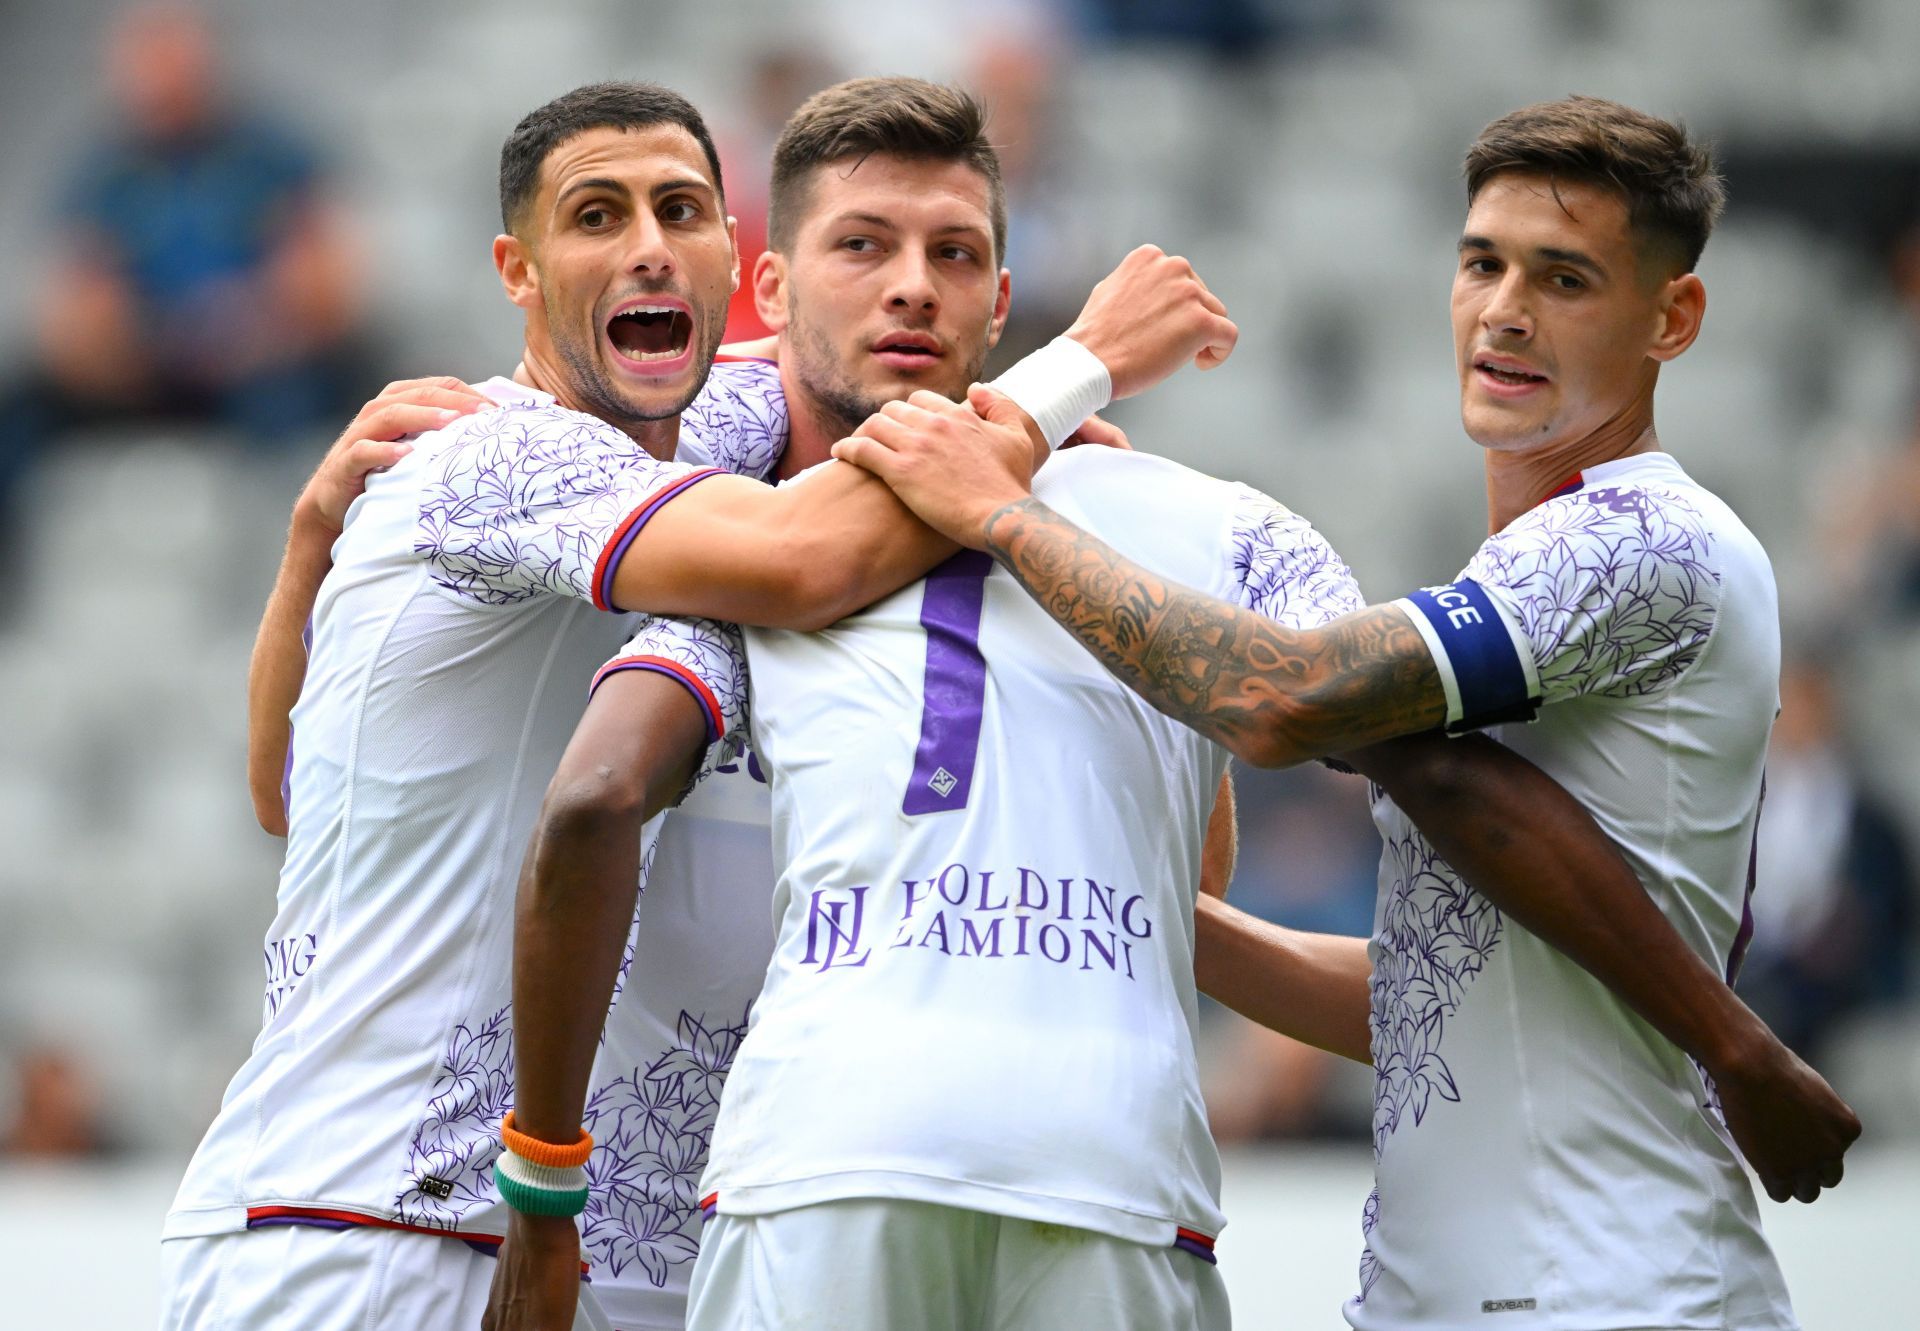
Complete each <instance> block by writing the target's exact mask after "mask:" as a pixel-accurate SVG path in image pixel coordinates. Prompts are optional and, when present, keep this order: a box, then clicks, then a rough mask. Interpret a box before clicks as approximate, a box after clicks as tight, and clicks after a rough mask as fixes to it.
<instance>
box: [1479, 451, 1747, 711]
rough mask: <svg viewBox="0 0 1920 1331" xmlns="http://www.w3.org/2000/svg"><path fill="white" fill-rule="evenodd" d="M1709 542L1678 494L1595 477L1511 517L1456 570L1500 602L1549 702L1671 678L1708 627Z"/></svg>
mask: <svg viewBox="0 0 1920 1331" xmlns="http://www.w3.org/2000/svg"><path fill="white" fill-rule="evenodd" d="M1713 544H1714V537H1713V533H1712V532H1711V531H1710V530H1709V529H1708V527H1707V523H1706V518H1705V517H1704V515H1703V514H1702V513H1701V512H1700V510H1699V509H1698V508H1696V507H1695V506H1694V505H1693V504H1692V503H1691V502H1690V501H1689V500H1688V499H1687V498H1686V497H1685V496H1684V495H1682V494H1680V493H1677V492H1675V491H1672V490H1668V489H1655V488H1643V487H1601V488H1597V489H1588V490H1579V491H1576V492H1574V493H1572V494H1568V495H1563V496H1561V497H1560V498H1558V499H1550V500H1548V501H1547V502H1546V503H1544V504H1541V505H1539V506H1538V507H1537V508H1534V509H1532V510H1530V511H1529V512H1527V513H1525V514H1523V515H1521V516H1520V517H1518V518H1516V519H1515V520H1514V521H1513V522H1512V523H1511V524H1509V525H1508V526H1507V527H1506V528H1505V529H1504V530H1503V531H1501V532H1499V533H1498V534H1496V535H1494V536H1492V537H1489V538H1488V540H1487V541H1486V543H1485V544H1484V545H1482V546H1481V547H1480V549H1479V551H1478V552H1477V553H1476V554H1475V555H1474V558H1473V561H1472V562H1471V563H1469V564H1468V565H1467V568H1466V571H1465V573H1464V574H1462V576H1463V577H1469V578H1473V579H1474V580H1475V581H1477V582H1479V583H1480V585H1481V586H1482V587H1483V588H1485V589H1486V591H1487V593H1488V594H1489V595H1491V596H1493V597H1494V598H1495V599H1496V600H1498V601H1499V602H1500V603H1501V605H1502V607H1503V608H1504V609H1505V610H1506V611H1507V612H1508V613H1509V614H1510V615H1512V616H1513V618H1514V620H1515V622H1517V623H1518V624H1519V626H1520V630H1521V632H1522V633H1523V634H1524V635H1525V636H1526V638H1527V639H1528V641H1529V642H1531V643H1532V645H1533V654H1534V660H1535V662H1536V663H1537V665H1538V668H1539V672H1540V685H1541V691H1542V696H1543V697H1544V698H1545V700H1546V701H1547V702H1548V703H1553V702H1556V701H1560V700H1562V699H1566V698H1572V697H1579V696H1581V695H1583V694H1599V695H1602V696H1605V697H1613V698H1628V697H1638V696H1644V695H1646V694H1649V693H1655V692H1658V691H1659V690H1661V689H1663V688H1666V687H1667V686H1669V685H1671V684H1673V683H1674V682H1675V681H1677V680H1678V679H1679V678H1680V677H1681V676H1682V675H1683V674H1685V673H1686V671H1687V668H1688V667H1689V666H1691V665H1692V664H1693V663H1694V662H1695V661H1696V660H1698V659H1699V657H1700V653H1701V650H1702V649H1703V648H1704V647H1705V646H1706V643H1707V639H1708V638H1709V637H1710V636H1711V635H1712V633H1713V624H1714V616H1715V613H1716V611H1717V610H1718V608H1719V604H1720V575H1719V572H1718V571H1717V570H1716V569H1715V568H1714V567H1713V564H1712V562H1711V560H1712V556H1713Z"/></svg>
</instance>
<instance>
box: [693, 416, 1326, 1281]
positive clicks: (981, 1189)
mask: <svg viewBox="0 0 1920 1331" xmlns="http://www.w3.org/2000/svg"><path fill="white" fill-rule="evenodd" d="M1035 488H1036V492H1037V493H1038V494H1039V495H1040V497H1041V498H1043V499H1044V500H1046V501H1047V502H1048V503H1050V504H1052V505H1053V506H1054V507H1055V508H1057V509H1058V510H1059V511H1060V512H1062V513H1064V514H1065V515H1067V516H1068V517H1070V518H1072V519H1073V520H1075V521H1077V522H1079V523H1081V524H1083V525H1084V526H1085V527H1086V528H1087V529H1088V530H1090V531H1093V532H1095V533H1098V534H1099V535H1101V536H1102V537H1103V538H1105V539H1106V540H1108V541H1110V542H1111V543H1113V544H1114V545H1115V546H1116V547H1118V548H1119V549H1120V550H1121V551H1123V552H1124V553H1126V554H1128V555H1130V556H1131V557H1133V558H1135V559H1138V560H1140V561H1142V562H1143V563H1145V564H1147V565H1149V566H1151V567H1153V568H1155V569H1157V570H1159V571H1160V572H1162V573H1164V574H1166V575H1168V576H1171V577H1175V578H1178V579H1180V580H1182V581H1184V582H1186V583H1190V584H1192V585H1194V586H1197V587H1201V588H1204V589H1206V590H1207V591H1209V592H1211V593H1213V594H1215V595H1218V596H1224V597H1227V598H1229V599H1231V600H1234V601H1236V602H1238V603H1239V604H1242V605H1246V606H1250V607H1252V608H1254V609H1257V610H1259V611H1261V612H1263V613H1266V614H1269V615H1271V616H1273V617H1274V618H1276V619H1279V620H1281V621H1283V622H1287V623H1291V624H1296V625H1317V624H1320V623H1322V622H1324V621H1326V620H1328V619H1331V618H1333V617H1335V616H1337V615H1339V614H1343V613H1346V612H1348V611H1350V610H1353V609H1356V608H1358V607H1359V605H1360V604H1361V601H1360V597H1359V593H1358V590H1357V588H1356V587H1355V586H1354V584H1353V581H1352V578H1351V577H1350V575H1349V574H1348V573H1347V570H1346V568H1345V566H1344V565H1343V564H1342V563H1341V562H1340V560H1339V558H1338V557H1337V556H1336V555H1335V554H1334V552H1333V551H1332V549H1331V548H1330V547H1328V545H1327V544H1326V542H1325V541H1324V540H1322V539H1321V538H1320V536H1319V535H1318V534H1317V533H1316V532H1315V531H1314V530H1313V529H1312V528H1311V527H1310V526H1309V525H1308V524H1307V523H1306V522H1305V521H1304V520H1303V519H1301V518H1298V517H1296V516H1295V515H1293V514H1292V513H1289V512H1288V511H1287V510H1286V509H1284V508H1282V507H1281V506H1279V505H1278V504H1276V503H1274V502H1273V501H1272V500H1271V499H1268V498H1266V497H1265V496H1264V495H1260V494H1258V493H1256V492H1254V491H1252V490H1249V489H1247V488H1246V487H1245V486H1239V485H1233V484H1228V483H1226V482H1222V481H1217V480H1214V479H1212V478H1210V477H1206V476H1202V475H1200V474H1199V473H1197V472H1193V471H1190V470H1188V469H1187V468H1184V467H1181V466H1179V465H1177V464H1175V463H1172V462H1168V461H1166V460H1164V459H1160V458H1155V457H1149V456H1147V455H1144V454H1138V453H1123V452H1117V451H1113V450H1109V449H1102V448H1083V449H1074V450H1071V451H1068V452H1066V453H1063V454H1061V455H1060V456H1059V457H1057V458H1056V459H1054V460H1053V461H1052V462H1050V463H1049V464H1048V465H1047V467H1046V468H1045V469H1044V470H1043V471H1042V472H1041V474H1040V476H1039V478H1038V480H1037V482H1036V487H1035ZM746 636H747V648H748V659H749V663H750V664H751V666H752V680H751V693H752V702H753V706H752V708H751V711H752V713H753V716H754V718H755V719H754V723H753V734H754V748H755V749H756V751H757V752H758V753H759V755H760V760H761V762H763V763H764V764H766V767H767V770H768V772H769V774H770V775H771V776H772V778H773V803H774V833H775V854H776V859H777V861H778V862H779V865H780V883H779V889H778V892H777V894H776V896H775V899H774V911H775V919H776V924H777V943H776V947H775V951H774V958H773V964H772V966H771V968H770V970H769V972H768V977H767V985H766V989H765V990H764V992H763V993H762V995H761V998H760V1001H759V1002H758V1003H757V1004H756V1005H755V1007H754V1011H753V1016H752V1020H751V1022H750V1024H749V1027H748V1031H747V1036H746V1039H745V1041H744V1042H743V1043H742V1045H741V1047H740V1052H739V1056H738V1058H737V1059H736V1061H735V1063H734V1069H733V1073H732V1076H731V1079H730V1080H729V1081H728V1084H727V1094H726V1096H725V1098H724V1099H723V1100H722V1102H721V1106H720V1118H719V1123H718V1125H717V1126H716V1128H715V1130H714V1136H713V1153H712V1162H711V1164H710V1166H709V1168H708V1172H707V1176H706V1181H705V1183H704V1184H703V1188H704V1189H705V1192H706V1194H707V1196H706V1198H705V1199H704V1200H706V1201H707V1202H709V1204H711V1205H713V1206H714V1207H716V1208H717V1210H718V1211H719V1212H722V1213H727V1214H757V1213H765V1212H771V1211H779V1210H784V1209H787V1208H790V1207H796V1206H804V1205H808V1204H811V1203H817V1202H823V1201H829V1200H837V1199H842V1198H853V1197H899V1198H908V1199H915V1200H920V1201H926V1202H932V1203H937V1204H943V1205H947V1206H955V1207H963V1208H970V1209H973V1210H979V1211H987V1212H992V1213H996V1214H1001V1215H1007V1216H1014V1217H1019V1218H1024V1219H1030V1220H1037V1221H1043V1222H1051V1223H1058V1224H1062V1225H1070V1226H1075V1227H1079V1228H1086V1229H1093V1230H1096V1231H1100V1232H1103V1233H1107V1234H1111V1235H1114V1236H1117V1237H1120V1238H1123V1239H1128V1240H1132V1241H1137V1242H1142V1243H1150V1244H1175V1243H1176V1242H1177V1243H1179V1244H1180V1245H1181V1246H1184V1247H1188V1248H1189V1249H1190V1250H1193V1251H1195V1252H1197V1253H1200V1254H1203V1255H1205V1256H1206V1257H1207V1259H1208V1260H1211V1251H1210V1250H1211V1246H1212V1239H1213V1236H1214V1235H1215V1234H1217V1233H1218V1231H1219V1229H1220V1226H1221V1224H1222V1218H1221V1215H1220V1210H1219V1200H1218V1185H1219V1162H1218V1159H1217V1157H1216V1154H1215V1151H1214V1147H1213V1142H1212V1139H1211V1137H1210V1136H1209V1134H1208V1131H1207V1122H1206V1112H1205V1109H1204V1106H1203V1105H1202V1103H1201V1099H1200V1088H1199V1084H1198V1079H1197V1077H1196V1074H1195V1064H1194V1036H1193V1026H1194V1021H1195V1005H1196V999H1195V994H1194V984H1193V907H1194V896H1195V892H1196V889H1197V883H1198V878H1199V866H1200V852H1201V844H1202V841H1203V839H1204V837H1205V833H1206V826H1207V820H1208V816H1209V814H1210V812H1211V810H1212V808H1213V802H1214V796H1215V791H1216V788H1217V787H1218V785H1219V782H1220V777H1221V774H1222V773H1223V771H1224V770H1225V767H1226V761H1227V759H1226V754H1225V752H1224V751H1223V750H1222V749H1220V748H1219V747H1218V746H1217V745H1215V744H1213V743H1212V742H1210V741H1208V740H1205V739H1202V738H1201V737H1200V736H1199V735H1197V734H1196V733H1195V732H1193V731H1191V730H1189V729H1187V728H1186V727H1185V726H1182V725H1180V724H1179V723H1177V722H1175V721H1172V720H1170V719H1168V718H1166V717H1164V716H1162V715H1161V714H1160V713H1158V712H1156V711H1154V710H1153V709H1152V708H1151V707H1149V706H1148V705H1147V704H1146V703H1144V702H1143V701H1141V700H1140V698H1139V697H1137V696H1136V695H1135V694H1133V693H1132V692H1130V691H1129V690H1128V689H1127V688H1126V687H1125V686H1123V685H1122V684H1120V683H1119V682H1118V681H1117V680H1115V679H1114V678H1113V677H1112V676H1111V675H1110V674H1108V673H1107V671H1106V670H1105V669H1104V668H1103V667H1102V666H1101V665H1100V664H1099V662H1097V661H1096V660H1095V659H1094V658H1093V657H1092V656H1091V655H1090V654H1088V653H1087V652H1086V651H1085V650H1084V649H1083V648H1082V647H1081V646H1080V645H1079V644H1078V643H1077V642H1076V641H1075V640H1074V639H1073V638H1072V637H1071V636H1069V635H1068V634H1067V633H1066V631H1065V630H1063V629H1061V628H1060V627H1059V626H1058V625H1056V624H1055V623H1054V622H1053V621H1052V620H1051V619H1050V618H1048V616H1047V615H1046V613H1045V612H1044V611H1043V610H1042V609H1041V608H1040V607H1039V606H1038V605H1036V604H1035V603H1034V602H1033V600H1032V599H1031V598H1030V597H1029V596H1028V595H1027V594H1026V593H1025V592H1024V591H1022V590H1021V589H1020V587H1019V586H1018V585H1017V584H1015V583H1014V582H1013V580H1012V578H1011V577H1010V576H1009V575H1008V574H1007V573H1006V572H1005V571H1004V570H1003V569H1000V568H999V567H998V566H996V565H994V564H993V563H992V562H991V561H990V560H989V559H988V558H987V557H986V556H985V555H982V554H977V553H972V552H965V553H962V554H960V555H958V556H956V557H955V558H953V559H952V560H950V561H949V562H948V563H947V564H945V565H944V566H942V567H941V568H939V569H937V570H936V571H935V572H934V573H932V574H931V575H930V576H929V577H927V578H926V579H925V580H924V581H923V582H921V583H917V584H915V585H913V586H910V587H908V588H906V589H904V590H902V591H900V592H898V593H896V594H895V595H893V596H890V597H888V598H886V599H884V600H882V601H880V602H878V603H877V604H875V605H874V606H872V607H871V608H869V609H868V610H866V611H864V612H862V613H860V614H857V615H853V616H851V617H849V618H847V619H844V620H842V621H841V622H840V623H838V624H836V625H834V626H833V627H831V628H829V629H827V630H826V631H824V632H820V633H811V634H807V633H793V632H779V631H771V630H757V629H750V630H747V634H746Z"/></svg>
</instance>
